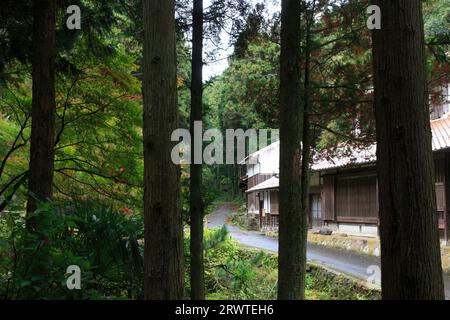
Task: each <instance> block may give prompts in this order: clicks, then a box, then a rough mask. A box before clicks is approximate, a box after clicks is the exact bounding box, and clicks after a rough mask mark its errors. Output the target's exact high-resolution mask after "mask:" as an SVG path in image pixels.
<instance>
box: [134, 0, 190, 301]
mask: <svg viewBox="0 0 450 320" xmlns="http://www.w3.org/2000/svg"><path fill="white" fill-rule="evenodd" d="M143 22H144V62H143V69H144V83H143V95H144V223H145V249H144V289H145V290H144V291H145V292H144V298H145V299H152V300H159V299H162V300H166V299H168V300H174V299H181V298H182V297H183V259H184V255H183V228H182V217H181V210H180V168H179V167H178V166H176V165H175V164H174V163H173V162H172V160H171V150H172V148H173V143H172V142H171V134H172V132H173V131H174V130H175V129H176V128H177V125H178V113H177V70H176V47H175V41H176V40H175V38H176V34H175V0H164V1H143Z"/></svg>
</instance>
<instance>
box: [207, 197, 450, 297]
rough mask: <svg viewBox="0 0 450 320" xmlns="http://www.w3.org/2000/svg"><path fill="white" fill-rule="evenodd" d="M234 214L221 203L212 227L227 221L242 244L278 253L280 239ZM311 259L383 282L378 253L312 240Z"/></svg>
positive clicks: (449, 283) (449, 292)
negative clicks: (239, 223)
mask: <svg viewBox="0 0 450 320" xmlns="http://www.w3.org/2000/svg"><path fill="white" fill-rule="evenodd" d="M231 214H232V210H231V209H230V207H229V206H227V205H222V206H220V207H219V208H217V210H216V211H215V212H214V213H212V214H211V215H209V216H208V228H215V227H220V226H222V225H224V224H225V225H226V227H227V229H228V231H229V232H230V234H231V237H232V238H233V239H234V240H236V241H238V242H239V243H241V244H243V245H246V246H249V247H253V248H258V249H263V250H269V251H273V252H278V239H274V238H271V237H267V236H265V235H263V234H261V233H260V232H258V231H246V230H243V229H240V228H239V227H236V226H233V225H231V224H229V223H228V217H229V216H230V215H231ZM307 259H308V261H311V262H314V263H317V264H321V265H323V266H326V267H327V268H329V269H333V270H335V271H338V272H341V273H343V274H346V275H349V276H352V277H355V278H357V279H360V280H363V281H367V280H370V281H371V284H372V285H374V286H375V287H376V286H379V284H380V283H381V272H380V271H379V270H380V268H379V266H380V259H379V258H378V257H375V256H369V255H363V254H358V253H355V252H352V251H348V250H340V249H335V248H327V247H323V246H320V245H316V244H312V243H308V249H307ZM369 277H370V279H369ZM444 282H445V295H446V298H447V299H450V277H449V276H448V275H446V276H445V279H444Z"/></svg>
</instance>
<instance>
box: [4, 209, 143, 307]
mask: <svg viewBox="0 0 450 320" xmlns="http://www.w3.org/2000/svg"><path fill="white" fill-rule="evenodd" d="M30 219H33V221H37V222H38V227H37V228H36V229H35V230H33V229H32V228H30V226H29V223H28V226H27V222H29V221H30ZM1 227H2V229H3V230H7V231H4V232H3V233H4V236H5V238H3V239H2V242H1V243H0V254H1V255H2V259H1V262H0V297H1V298H2V299H107V298H139V297H141V296H142V283H143V280H142V272H143V271H142V266H143V258H142V256H143V252H142V248H141V246H140V245H139V242H138V240H139V239H142V238H143V223H142V219H141V218H137V217H132V216H126V215H125V214H124V213H122V212H118V211H115V210H113V209H112V208H111V207H109V206H106V205H102V204H95V203H93V202H88V203H71V204H65V205H55V204H52V203H48V202H42V203H40V205H39V209H38V210H36V212H35V213H34V214H33V215H31V216H30V217H27V218H25V217H24V215H23V214H18V213H8V214H7V215H6V216H4V217H3V219H2V225H1ZM71 265H77V266H79V267H80V269H81V285H82V288H81V290H69V289H68V288H67V285H66V278H67V276H68V275H66V270H67V267H68V266H71Z"/></svg>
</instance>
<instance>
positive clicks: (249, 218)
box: [231, 204, 259, 231]
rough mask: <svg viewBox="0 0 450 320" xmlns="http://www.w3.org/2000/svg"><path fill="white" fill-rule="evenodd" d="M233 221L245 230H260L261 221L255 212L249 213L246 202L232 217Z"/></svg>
mask: <svg viewBox="0 0 450 320" xmlns="http://www.w3.org/2000/svg"><path fill="white" fill-rule="evenodd" d="M231 222H232V223H233V224H235V225H237V226H239V227H241V228H243V229H245V230H250V231H258V230H259V221H258V218H257V217H256V216H255V215H254V214H249V213H248V212H247V208H246V206H245V204H243V205H241V206H240V207H239V209H238V210H237V212H235V213H234V214H233V216H232V217H231Z"/></svg>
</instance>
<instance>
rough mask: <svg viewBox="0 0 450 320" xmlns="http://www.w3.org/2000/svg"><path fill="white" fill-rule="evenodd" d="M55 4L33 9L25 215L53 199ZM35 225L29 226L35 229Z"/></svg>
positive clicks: (47, 0) (39, 0) (44, 1)
mask: <svg viewBox="0 0 450 320" xmlns="http://www.w3.org/2000/svg"><path fill="white" fill-rule="evenodd" d="M55 16H56V0H36V1H34V6H33V58H32V59H33V60H32V64H33V67H32V80H33V89H32V95H33V101H32V125H31V148H30V164H29V165H30V172H29V179H28V190H29V192H30V196H29V198H28V203H27V213H28V214H31V213H32V212H34V211H35V210H36V207H37V203H36V200H35V198H37V199H39V200H45V199H49V198H51V196H52V185H53V166H54V141H55V118H54V114H55V109H56V103H55V55H56V44H55V36H56V17H55ZM36 223H37V221H33V222H31V223H30V224H29V227H30V226H31V228H33V229H34V228H36V227H37V226H36Z"/></svg>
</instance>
